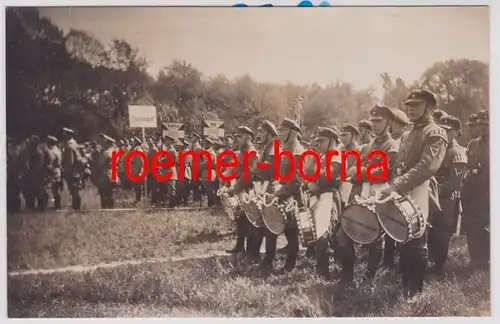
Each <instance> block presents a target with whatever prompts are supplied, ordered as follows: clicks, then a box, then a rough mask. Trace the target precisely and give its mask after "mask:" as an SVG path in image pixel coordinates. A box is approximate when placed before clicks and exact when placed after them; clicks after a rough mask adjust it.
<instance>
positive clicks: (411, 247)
mask: <svg viewBox="0 0 500 324" xmlns="http://www.w3.org/2000/svg"><path fill="white" fill-rule="evenodd" d="M405 106H406V107H407V111H408V115H406V114H405V113H404V112H403V111H401V110H399V109H392V108H389V107H387V106H384V105H376V106H375V107H373V109H372V110H371V111H370V118H369V120H362V121H361V122H360V123H359V125H358V127H356V126H354V125H352V124H343V125H341V126H340V127H339V129H337V128H336V127H334V126H331V127H318V130H317V132H316V134H315V137H314V139H313V141H312V143H311V145H306V146H307V147H309V146H311V147H312V149H313V150H314V151H315V152H317V153H318V154H319V157H320V162H321V163H320V164H319V165H320V166H321V167H320V168H319V170H316V168H317V164H316V161H313V160H315V159H312V158H311V159H302V158H301V156H302V155H304V154H305V153H306V152H307V150H306V148H305V147H304V142H302V141H301V139H302V130H301V127H300V126H299V123H297V121H295V120H293V119H289V118H285V119H284V120H283V121H282V122H281V124H280V125H279V128H278V127H276V125H274V124H273V123H272V122H270V121H264V122H263V124H262V125H261V127H260V128H259V129H258V130H257V133H258V134H257V135H258V136H256V132H254V131H253V130H252V129H250V128H249V127H247V126H239V127H238V128H237V131H236V133H235V134H233V135H234V138H233V137H232V136H226V138H225V143H221V142H219V141H217V140H213V139H210V138H205V139H204V142H203V144H204V147H203V148H202V146H201V143H200V140H201V136H199V135H197V134H194V135H193V136H192V138H191V141H188V140H187V139H183V140H182V141H181V143H180V146H178V147H176V146H175V143H176V142H177V139H176V138H174V137H172V136H169V135H166V136H164V137H163V138H162V142H161V143H160V142H159V141H156V140H154V139H151V138H149V139H148V140H147V141H146V142H143V141H141V140H140V139H139V138H136V137H133V138H129V139H126V140H123V141H119V142H117V141H116V140H115V139H113V138H111V137H109V136H107V135H106V134H102V141H103V143H102V145H103V146H102V148H101V147H99V145H97V143H87V145H86V147H85V148H84V149H83V150H82V148H81V146H80V145H79V144H78V143H77V142H76V141H75V135H76V134H75V132H74V131H73V130H71V129H69V128H64V129H63V131H64V138H63V142H62V143H61V142H60V141H59V140H58V139H57V138H55V137H54V136H48V137H47V138H46V139H40V138H38V137H36V136H32V137H30V138H28V139H26V140H25V141H23V142H22V143H19V144H17V145H13V144H12V143H9V146H8V163H7V167H8V172H9V175H8V182H7V197H8V208H9V211H13V212H15V211H17V210H19V208H20V203H19V200H20V198H19V197H20V195H21V194H22V195H23V196H24V197H25V200H26V202H27V204H26V206H27V208H30V209H35V205H38V206H37V207H38V209H39V210H41V211H43V210H45V208H46V206H47V201H48V198H47V197H48V194H49V192H51V193H52V197H53V198H54V207H55V208H56V209H59V208H61V199H60V191H61V190H62V187H63V180H64V181H65V182H66V185H67V188H68V191H69V192H70V194H71V197H72V206H73V209H75V210H78V209H80V208H81V203H82V202H81V198H80V190H81V188H82V182H83V180H82V179H83V178H84V174H85V172H84V170H85V166H87V165H88V166H89V168H90V169H91V171H92V178H91V180H92V182H93V183H94V184H95V186H96V187H97V188H98V191H99V195H100V196H101V205H102V208H113V206H114V196H113V195H114V192H115V191H116V188H117V186H125V183H126V180H125V179H124V178H123V175H122V174H121V173H120V170H118V178H119V180H117V181H115V180H113V177H112V152H113V150H116V149H121V150H124V151H126V152H130V151H131V150H140V151H141V152H144V153H145V155H147V156H148V157H151V156H152V155H154V153H155V152H158V151H160V150H166V151H169V152H170V153H171V155H172V156H173V157H175V161H174V166H172V167H170V168H169V169H165V168H163V171H172V172H173V176H171V177H170V179H169V180H168V181H166V182H165V181H157V180H156V179H152V177H151V168H149V170H147V172H148V177H147V179H148V181H147V187H148V188H147V189H149V190H148V191H151V197H152V202H153V204H155V205H168V206H169V207H175V206H186V205H187V204H188V198H189V196H190V193H191V192H192V193H193V200H194V201H195V202H199V203H200V202H201V201H202V197H203V196H204V197H206V199H207V205H208V206H209V207H211V206H218V205H222V208H223V210H224V211H225V212H226V214H227V215H229V216H230V217H231V218H232V219H233V220H234V221H235V223H236V234H237V238H236V244H235V246H234V248H232V249H230V250H227V252H228V253H243V254H245V255H246V256H247V259H248V261H249V262H250V263H260V269H261V270H263V271H273V270H274V260H275V256H276V249H277V238H278V236H280V235H281V234H283V235H284V236H285V237H286V240H287V246H286V252H287V256H286V261H285V265H284V268H283V269H282V270H283V271H291V270H293V269H294V268H295V265H296V262H297V258H298V255H299V247H300V245H302V246H303V247H305V248H307V249H308V251H309V252H310V255H311V256H312V255H314V257H315V260H316V272H317V274H318V275H320V276H322V277H324V278H325V279H330V278H331V273H330V270H329V268H330V267H329V262H330V261H329V259H330V257H329V253H328V251H329V249H332V250H333V251H334V257H335V259H336V260H337V261H338V262H339V264H340V266H341V271H340V279H341V281H343V282H350V281H352V280H353V279H354V264H355V260H356V255H355V248H354V247H355V245H361V246H364V247H366V249H367V251H368V265H367V268H366V272H365V274H364V279H366V280H368V281H373V280H374V278H375V276H376V273H377V271H378V269H379V267H380V266H384V267H388V268H393V267H394V266H395V261H396V258H395V257H396V256H397V255H398V254H399V273H400V274H401V277H402V278H401V279H402V280H401V282H402V285H403V290H404V292H405V295H406V297H407V298H411V297H413V296H415V295H416V294H418V293H420V292H421V291H422V289H423V285H424V278H425V275H426V272H427V267H428V266H429V263H431V264H432V268H431V269H432V273H433V274H434V275H436V276H437V277H438V278H440V279H442V278H444V276H445V272H444V266H445V263H446V258H447V255H448V248H449V244H450V239H451V237H452V236H453V234H454V233H455V231H456V228H457V226H459V227H460V228H461V231H462V232H464V233H465V234H466V236H467V243H468V249H469V253H470V259H471V262H470V264H471V267H472V268H473V269H484V268H488V267H489V249H490V248H489V245H490V242H489V217H490V215H489V212H490V210H489V199H490V195H489V181H490V177H489V115H488V111H481V112H479V113H478V114H474V115H471V116H470V117H469V119H468V121H467V123H466V124H465V126H466V128H467V132H468V134H469V135H470V137H471V138H472V140H471V141H470V142H469V143H468V145H467V148H463V147H461V146H460V145H459V144H458V142H457V139H456V138H457V137H458V136H460V135H461V133H462V124H461V122H460V120H459V119H458V118H456V117H454V116H452V115H449V114H447V113H445V112H443V111H441V110H439V109H437V100H436V96H435V95H434V94H433V93H432V92H430V91H428V90H423V89H417V90H414V91H412V92H411V93H410V94H409V96H408V98H407V101H406V102H405ZM255 137H257V138H258V139H259V140H258V142H257V143H256V144H257V147H256V146H255V145H254V142H253V140H254V138H255ZM233 139H234V141H233ZM276 140H277V141H279V146H278V149H276V147H274V142H275V141H276ZM43 144H45V145H43ZM190 150H192V151H196V152H200V151H202V150H205V151H206V152H208V155H203V157H202V158H200V159H199V161H194V160H193V159H192V158H191V159H190V158H189V155H186V158H185V159H184V161H183V162H182V163H183V165H182V168H178V164H179V163H180V161H179V159H178V158H177V157H178V151H183V152H187V151H190ZM224 150H232V151H233V152H235V153H236V155H237V156H238V161H239V162H240V163H239V165H238V167H236V168H234V167H229V166H226V167H225V168H224V169H223V170H222V173H223V174H224V176H225V177H228V176H230V175H231V174H234V173H235V174H236V178H235V179H234V180H232V181H224V180H223V179H219V178H218V177H217V176H216V172H215V168H216V164H217V161H216V160H217V155H218V154H220V153H222V152H223V151H224ZM332 150H337V151H354V152H359V154H360V156H361V160H359V159H358V158H357V157H356V156H355V155H348V156H347V159H346V161H342V159H341V158H340V156H334V157H333V158H331V159H329V158H328V154H327V153H328V152H329V151H332ZM373 151H382V152H385V154H386V157H387V161H386V162H387V170H386V171H388V176H387V178H385V180H383V181H382V180H381V181H374V182H371V181H369V180H368V178H367V174H368V173H370V174H371V175H372V176H375V177H376V176H377V175H380V173H381V172H383V171H384V170H383V168H370V164H371V165H373V164H374V163H376V162H379V163H383V161H381V160H380V157H379V158H378V160H377V159H375V160H373V159H372V160H370V159H371V155H370V153H371V152H373ZM285 153H286V154H285ZM276 154H278V155H279V159H276V156H275V155H276ZM244 156H249V157H250V159H249V161H248V165H244V164H243V163H242V162H241V161H244ZM127 160H128V159H127V154H125V155H124V156H122V157H121V158H120V159H119V161H118V164H119V166H120V168H123V165H124V164H125V163H126V161H127ZM223 160H224V159H223ZM141 161H142V160H141V159H136V158H133V159H130V161H129V162H128V163H130V165H131V170H132V173H133V174H135V175H137V174H141V173H142V172H143V171H144V166H143V165H142V164H141V163H142V162H141ZM276 161H279V165H274V164H275V163H276ZM304 161H305V162H304ZM344 162H345V164H346V166H345V168H346V170H342V168H343V167H344V166H343V164H344ZM195 163H197V164H198V165H195ZM300 164H304V174H305V175H306V177H304V176H303V175H301V174H299V173H300V172H299V170H298V168H297V166H299V165H300ZM358 164H359V165H360V169H361V178H360V179H357V174H356V170H357V167H358ZM263 165H265V167H262V166H263ZM210 166H212V167H210ZM120 168H119V169H120ZM159 169H160V168H159ZM196 170H198V171H197V172H199V174H200V176H199V179H195V177H194V176H193V174H194V172H196ZM163 171H161V172H163ZM277 171H279V174H280V175H281V178H279V179H276V175H275V172H277ZM179 172H182V173H183V177H180V174H178V173H179ZM343 172H345V173H346V176H347V177H346V178H344V179H343V178H342V174H343ZM221 178H224V177H221ZM143 183H144V182H136V183H135V185H132V186H133V188H132V189H133V190H134V193H135V201H136V203H137V202H139V201H140V200H141V197H142V194H143V191H144V190H145V188H144V185H143ZM264 240H265V254H264V257H263V259H261V255H260V250H261V246H262V243H263V241H264ZM313 252H314V254H312V253H313Z"/></svg>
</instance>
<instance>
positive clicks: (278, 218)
mask: <svg viewBox="0 0 500 324" xmlns="http://www.w3.org/2000/svg"><path fill="white" fill-rule="evenodd" d="M262 219H263V222H264V224H265V225H266V227H267V229H268V230H269V231H270V232H271V233H273V234H276V235H280V234H281V233H283V232H284V231H285V225H286V222H285V218H284V215H283V213H282V212H281V210H280V208H279V207H278V206H277V205H275V204H273V205H272V206H269V207H266V206H263V207H262Z"/></svg>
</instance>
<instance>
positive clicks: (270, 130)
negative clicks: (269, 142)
mask: <svg viewBox="0 0 500 324" xmlns="http://www.w3.org/2000/svg"><path fill="white" fill-rule="evenodd" d="M260 128H262V129H263V130H265V131H266V132H268V133H269V134H271V135H273V136H278V129H277V128H276V126H275V125H274V124H273V123H272V122H270V121H269V120H264V123H263V124H262V126H260Z"/></svg>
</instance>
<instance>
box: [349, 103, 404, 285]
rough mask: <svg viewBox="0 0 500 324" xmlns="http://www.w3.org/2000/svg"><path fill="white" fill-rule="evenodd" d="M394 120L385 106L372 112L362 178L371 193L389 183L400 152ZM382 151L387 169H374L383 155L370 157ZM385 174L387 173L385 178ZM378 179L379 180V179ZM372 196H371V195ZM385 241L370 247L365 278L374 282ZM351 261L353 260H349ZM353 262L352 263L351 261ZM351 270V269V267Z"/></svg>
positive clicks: (351, 175)
mask: <svg viewBox="0 0 500 324" xmlns="http://www.w3.org/2000/svg"><path fill="white" fill-rule="evenodd" d="M392 118H393V111H392V110H391V109H390V108H389V107H387V106H384V105H375V106H374V107H373V108H372V109H371V111H370V119H369V120H370V122H371V124H372V126H373V134H374V135H375V139H374V140H373V141H372V142H370V143H368V144H367V145H366V146H365V148H364V150H363V156H362V158H363V164H364V165H363V167H362V168H361V178H362V179H363V181H364V182H365V183H369V185H370V191H372V192H373V190H375V189H376V188H377V187H381V186H384V185H383V184H384V183H387V182H389V180H390V178H389V176H390V175H391V170H392V166H393V163H394V160H395V156H396V154H397V151H398V143H397V141H396V140H394V139H393V138H392V137H391V134H390V122H391V120H392ZM375 151H382V152H384V153H385V157H386V158H387V165H386V167H383V166H382V167H377V168H373V167H371V166H375V165H376V164H378V163H383V160H382V159H383V157H382V156H381V155H378V154H377V155H374V156H370V154H371V153H372V152H375ZM384 172H387V173H386V174H385V175H386V176H384ZM355 173H356V170H355V168H351V169H349V170H348V172H347V176H348V177H353V178H354V177H355ZM377 178H378V179H377ZM370 196H371V195H370ZM382 241H383V239H382V238H379V239H378V240H377V241H375V242H374V243H372V244H370V245H369V247H368V254H369V256H368V264H367V266H366V272H365V276H364V278H365V279H366V280H369V281H373V279H374V278H375V274H376V272H377V269H378V266H379V264H380V261H381V260H382V247H383V244H382ZM349 261H351V260H349ZM351 262H352V261H351ZM349 269H351V267H349Z"/></svg>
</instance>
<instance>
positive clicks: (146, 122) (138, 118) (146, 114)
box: [128, 105, 158, 128]
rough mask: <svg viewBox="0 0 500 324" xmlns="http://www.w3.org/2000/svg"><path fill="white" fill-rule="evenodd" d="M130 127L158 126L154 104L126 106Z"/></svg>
mask: <svg viewBox="0 0 500 324" xmlns="http://www.w3.org/2000/svg"><path fill="white" fill-rule="evenodd" d="M128 117H129V121H130V127H139V128H155V127H158V122H157V120H156V107H155V106H136V105H131V106H128Z"/></svg>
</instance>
